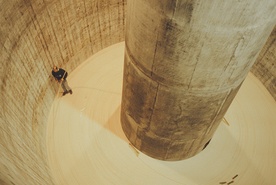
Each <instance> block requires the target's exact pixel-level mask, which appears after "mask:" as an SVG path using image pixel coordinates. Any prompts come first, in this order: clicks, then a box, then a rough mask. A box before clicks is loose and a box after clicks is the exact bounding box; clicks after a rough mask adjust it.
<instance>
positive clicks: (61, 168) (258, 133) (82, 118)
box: [47, 43, 276, 185]
mask: <svg viewBox="0 0 276 185" xmlns="http://www.w3.org/2000/svg"><path fill="white" fill-rule="evenodd" d="M123 60H124V43H119V44H116V45H113V46H111V47H108V48H106V49H104V50H102V51H100V52H99V53H97V54H96V55H94V56H92V57H91V58H89V59H88V60H87V61H85V62H84V63H83V64H82V65H80V66H79V67H78V68H77V69H76V70H74V71H73V72H72V73H71V74H70V76H69V77H68V82H69V85H70V86H71V87H72V89H73V94H72V95H70V94H68V95H66V96H64V97H61V93H57V97H56V99H55V101H54V103H53V105H52V110H51V113H50V115H49V121H48V130H47V146H48V157H49V163H50V170H51V172H52V176H53V177H54V180H55V182H56V184H57V185H94V184H95V185H179V184H185V185H215V184H232V185H236V184H240V185H274V184H276V175H275V171H276V160H275V156H276V134H275V133H276V103H275V101H274V99H273V98H272V97H271V96H270V94H269V93H268V92H267V90H266V89H265V88H264V86H263V85H262V84H261V83H260V82H259V81H258V80H257V79H256V78H255V77H254V76H253V75H252V74H249V75H248V77H247V78H246V80H245V82H244V84H243V86H242V88H241V89H240V91H239V93H238V95H237V96H236V97H235V99H234V101H233V103H232V104H231V106H230V108H229V109H228V111H227V114H226V115H225V119H226V121H223V122H222V123H221V125H220V126H219V128H218V130H217V131H216V133H215V135H214V137H213V139H212V141H211V143H210V144H209V145H208V147H207V148H206V149H205V150H203V151H202V152H201V153H199V154H198V155H196V156H195V157H193V158H190V159H187V160H183V161H178V162H165V161H160V160H156V159H153V158H150V157H148V156H146V155H144V154H143V153H140V152H139V151H137V150H135V149H134V148H133V147H132V146H131V145H130V144H129V142H128V140H127V139H126V137H125V135H124V133H123V131H122V129H121V125H120V101H121V88H122V73H123ZM60 91H61V90H60Z"/></svg>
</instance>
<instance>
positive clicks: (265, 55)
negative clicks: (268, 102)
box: [251, 27, 276, 101]
mask: <svg viewBox="0 0 276 185" xmlns="http://www.w3.org/2000/svg"><path fill="white" fill-rule="evenodd" d="M251 72H252V73H253V74H254V75H255V76H256V77H257V78H258V79H259V80H260V81H261V82H262V83H263V84H264V86H265V87H266V88H267V90H268V91H269V92H270V93H271V95H272V96H273V97H274V99H275V101H276V27H275V28H274V30H273V31H272V33H271V35H270V36H269V38H268V39H267V42H266V44H265V45H264V47H263V49H262V50H261V52H260V54H259V56H258V58H257V60H256V62H255V64H254V65H253V67H252V69H251Z"/></svg>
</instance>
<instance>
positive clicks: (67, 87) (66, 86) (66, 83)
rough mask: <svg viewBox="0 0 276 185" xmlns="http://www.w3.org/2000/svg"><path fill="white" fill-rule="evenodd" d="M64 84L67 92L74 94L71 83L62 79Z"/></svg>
mask: <svg viewBox="0 0 276 185" xmlns="http://www.w3.org/2000/svg"><path fill="white" fill-rule="evenodd" d="M62 84H63V86H64V88H65V89H66V92H70V94H72V93H73V92H72V89H71V88H70V87H69V85H68V82H67V80H65V79H64V80H63V81H62Z"/></svg>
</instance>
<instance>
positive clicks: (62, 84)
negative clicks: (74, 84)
mask: <svg viewBox="0 0 276 185" xmlns="http://www.w3.org/2000/svg"><path fill="white" fill-rule="evenodd" d="M61 87H62V89H63V95H64V94H65V93H67V89H66V86H65V84H64V80H63V81H62V82H61Z"/></svg>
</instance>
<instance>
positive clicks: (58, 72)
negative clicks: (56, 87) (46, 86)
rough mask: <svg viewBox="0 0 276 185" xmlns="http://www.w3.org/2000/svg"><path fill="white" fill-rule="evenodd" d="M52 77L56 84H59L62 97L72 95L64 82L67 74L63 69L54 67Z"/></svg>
mask: <svg viewBox="0 0 276 185" xmlns="http://www.w3.org/2000/svg"><path fill="white" fill-rule="evenodd" d="M52 75H53V76H54V78H55V80H56V81H57V82H58V83H61V87H62V89H63V93H62V95H63V96H64V95H66V94H67V93H70V94H72V93H73V91H72V89H71V88H70V87H69V85H68V82H67V80H66V78H67V76H68V73H67V72H66V71H65V70H64V69H62V68H58V67H57V66H54V67H53V70H52Z"/></svg>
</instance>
